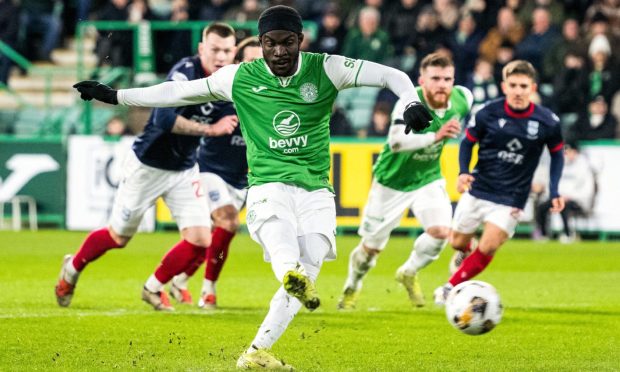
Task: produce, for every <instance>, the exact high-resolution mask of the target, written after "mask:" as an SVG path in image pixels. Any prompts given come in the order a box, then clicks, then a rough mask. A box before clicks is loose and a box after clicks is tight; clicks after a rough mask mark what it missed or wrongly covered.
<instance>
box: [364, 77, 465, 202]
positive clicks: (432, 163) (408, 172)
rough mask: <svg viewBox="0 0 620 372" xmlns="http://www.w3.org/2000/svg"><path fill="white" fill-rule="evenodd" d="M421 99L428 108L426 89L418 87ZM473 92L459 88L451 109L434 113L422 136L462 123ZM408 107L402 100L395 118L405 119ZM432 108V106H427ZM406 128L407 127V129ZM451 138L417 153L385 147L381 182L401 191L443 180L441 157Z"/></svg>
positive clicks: (378, 172) (378, 171)
mask: <svg viewBox="0 0 620 372" xmlns="http://www.w3.org/2000/svg"><path fill="white" fill-rule="evenodd" d="M416 89H417V90H418V96H419V97H420V100H421V101H422V102H423V103H424V104H425V105H426V102H425V100H424V94H423V93H422V88H421V87H418V88H416ZM471 102H472V100H471V93H470V92H469V90H468V89H467V88H464V87H461V86H455V87H454V88H453V89H452V93H451V94H450V101H449V104H448V108H447V109H444V110H430V112H431V115H432V117H433V121H432V122H431V124H430V126H429V127H428V128H426V129H424V130H423V131H422V133H429V132H433V133H434V132H437V131H438V130H439V128H441V126H442V125H443V124H445V123H446V122H448V121H449V120H451V119H457V120H461V119H463V118H464V117H465V116H466V115H467V113H468V112H469V110H470V107H471ZM404 107H405V105H404V104H403V103H402V102H401V101H399V102H398V103H397V104H396V106H395V108H394V113H393V115H392V122H394V119H402V117H403V116H402V115H403V110H404ZM426 107H427V108H428V106H426ZM403 128H404V126H403ZM446 142H447V139H445V140H443V141H441V142H437V143H433V144H432V145H430V146H427V147H424V148H422V149H419V150H415V151H402V152H393V151H392V149H391V148H390V145H389V143H386V144H385V146H383V150H382V151H381V154H379V158H378V159H377V162H376V164H375V166H374V168H373V173H374V176H375V179H376V180H377V182H379V183H380V184H382V185H383V186H387V187H389V188H392V189H394V190H399V191H405V192H406V191H413V190H417V189H419V188H420V187H422V186H424V185H427V184H429V183H431V182H433V181H435V180H438V179H440V178H441V170H440V167H439V157H440V156H441V151H442V150H443V146H444V144H445V143H446Z"/></svg>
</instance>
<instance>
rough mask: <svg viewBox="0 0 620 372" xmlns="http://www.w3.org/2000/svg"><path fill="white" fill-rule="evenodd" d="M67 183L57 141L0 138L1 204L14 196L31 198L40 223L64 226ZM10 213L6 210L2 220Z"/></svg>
mask: <svg viewBox="0 0 620 372" xmlns="http://www.w3.org/2000/svg"><path fill="white" fill-rule="evenodd" d="M66 180H67V154H66V151H65V147H64V145H63V143H62V140H61V138H60V137H51V138H39V139H32V138H28V139H20V138H15V137H9V136H0V201H1V202H5V203H6V202H8V201H10V199H11V198H12V197H13V196H15V195H28V196H32V197H33V198H35V200H36V201H37V209H38V215H39V222H43V223H46V222H49V223H54V224H58V225H61V226H64V219H65V209H66ZM24 208H25V207H24V206H22V210H24ZM10 212H11V209H10V207H5V214H6V215H5V217H8V216H9V214H10ZM26 216H27V215H26V214H25V213H22V217H23V218H24V217H26Z"/></svg>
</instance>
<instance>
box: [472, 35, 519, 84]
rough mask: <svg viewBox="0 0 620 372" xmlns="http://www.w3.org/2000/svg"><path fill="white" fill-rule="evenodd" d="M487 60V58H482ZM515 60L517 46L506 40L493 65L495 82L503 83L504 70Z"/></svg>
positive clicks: (496, 54) (497, 52) (498, 49)
mask: <svg viewBox="0 0 620 372" xmlns="http://www.w3.org/2000/svg"><path fill="white" fill-rule="evenodd" d="M480 57H481V58H482V59H484V60H486V57H484V56H480ZM513 59H515V46H514V44H512V43H511V42H510V41H509V40H504V41H503V42H502V43H501V44H500V45H499V47H498V48H497V50H496V52H495V58H493V60H494V61H495V63H494V65H493V77H494V78H495V81H502V80H503V79H502V70H503V69H504V66H506V65H507V64H508V63H509V62H510V61H512V60H513Z"/></svg>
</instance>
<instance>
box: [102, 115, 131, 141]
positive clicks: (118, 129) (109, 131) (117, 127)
mask: <svg viewBox="0 0 620 372" xmlns="http://www.w3.org/2000/svg"><path fill="white" fill-rule="evenodd" d="M132 134H133V133H131V130H129V128H128V127H127V125H126V124H125V122H124V121H123V120H121V118H119V117H118V116H115V117H113V118H112V119H110V121H108V123H107V124H106V126H105V133H104V135H105V136H108V137H120V136H130V135H132Z"/></svg>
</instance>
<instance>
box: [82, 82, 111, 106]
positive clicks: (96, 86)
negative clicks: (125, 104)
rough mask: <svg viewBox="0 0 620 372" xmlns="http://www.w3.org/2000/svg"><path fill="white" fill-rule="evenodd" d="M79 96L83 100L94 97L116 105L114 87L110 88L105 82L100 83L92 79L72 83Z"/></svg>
mask: <svg viewBox="0 0 620 372" xmlns="http://www.w3.org/2000/svg"><path fill="white" fill-rule="evenodd" d="M73 87H74V88H75V89H77V91H78V92H80V97H81V98H82V99H83V100H85V101H90V100H92V99H96V100H97V101H101V102H105V103H109V104H111V105H117V104H118V99H117V98H116V89H112V88H110V87H109V86H107V85H105V84H101V83H100V82H98V81H94V80H85V81H80V82H79V83H77V84H75V85H73Z"/></svg>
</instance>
